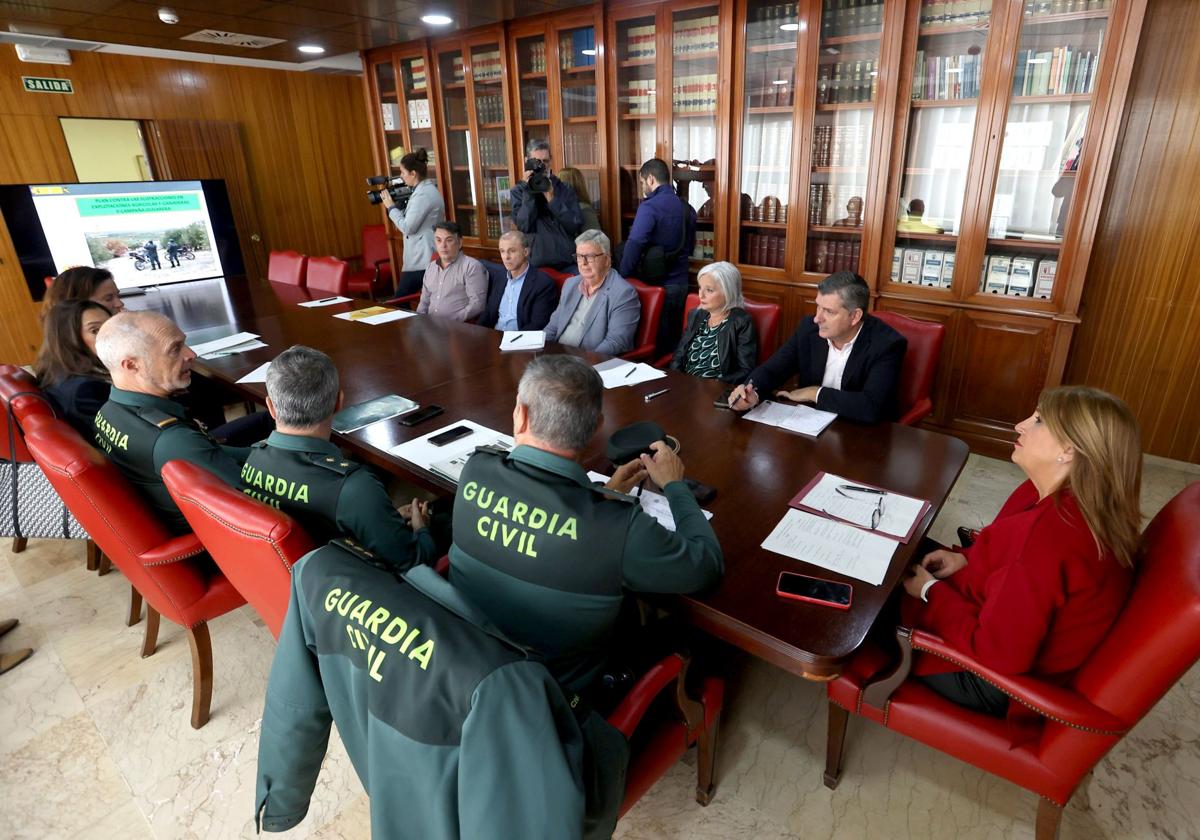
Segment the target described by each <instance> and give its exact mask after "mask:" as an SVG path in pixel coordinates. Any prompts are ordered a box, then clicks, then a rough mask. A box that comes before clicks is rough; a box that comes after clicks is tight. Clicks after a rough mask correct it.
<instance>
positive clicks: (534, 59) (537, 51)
mask: <svg viewBox="0 0 1200 840" xmlns="http://www.w3.org/2000/svg"><path fill="white" fill-rule="evenodd" d="M525 72H527V73H545V72H546V42H545V41H534V42H533V43H532V44H530V45H529V63H528V64H527V65H526V69H525Z"/></svg>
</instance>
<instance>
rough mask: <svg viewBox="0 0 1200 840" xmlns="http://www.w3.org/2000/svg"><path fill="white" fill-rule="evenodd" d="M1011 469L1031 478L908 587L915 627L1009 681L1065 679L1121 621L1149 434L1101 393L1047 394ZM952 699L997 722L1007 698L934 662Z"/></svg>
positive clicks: (924, 563)
mask: <svg viewBox="0 0 1200 840" xmlns="http://www.w3.org/2000/svg"><path fill="white" fill-rule="evenodd" d="M1016 430H1017V434H1018V437H1017V441H1016V444H1015V445H1014V447H1013V453H1012V460H1013V462H1014V463H1015V464H1016V465H1017V466H1019V467H1020V468H1021V469H1022V470H1023V471H1024V473H1025V475H1026V476H1027V480H1026V481H1025V482H1024V483H1023V484H1021V486H1020V487H1018V488H1017V489H1016V490H1015V491H1013V494H1012V495H1011V496H1009V498H1008V501H1007V502H1005V503H1004V507H1003V508H1001V510H1000V513H999V514H998V515H997V516H996V519H995V521H993V522H992V524H991V525H988V526H987V527H986V528H984V529H983V530H982V531H980V533H979V537H978V538H977V539H976V541H975V542H974V543H973V544H972V545H971V546H970V547H969V548H966V549H963V551H962V552H952V551H947V550H945V549H941V550H938V551H933V552H930V553H929V554H927V555H926V556H925V557H924V559H922V560H921V562H920V563H918V564H915V565H914V566H913V567H912V569H911V576H910V577H909V578H908V579H907V580H906V581H905V583H904V588H905V590H906V591H907V592H908V594H909V595H911V596H913V598H914V599H918V600H914V601H908V602H907V603H906V604H905V605H904V606H905V623H906V624H910V625H915V626H916V627H919V628H921V629H924V630H928V631H930V632H933V633H936V634H938V635H939V636H941V637H942V638H943V639H945V640H946V641H947V642H948V643H949V644H951V645H953V646H954V647H955V648H957V649H958V650H961V651H963V653H965V654H967V655H968V656H970V657H972V658H973V659H975V660H976V661H978V662H980V663H981V664H983V665H985V666H986V667H988V668H990V669H992V670H994V671H997V672H999V673H1003V674H1026V673H1030V674H1036V675H1038V676H1039V677H1040V678H1042V679H1048V680H1051V681H1060V680H1066V679H1067V678H1069V677H1070V675H1071V674H1072V672H1074V671H1075V670H1076V669H1077V668H1079V666H1080V665H1082V664H1083V663H1084V661H1086V660H1087V658H1088V656H1090V655H1091V653H1092V651H1093V650H1094V649H1095V647H1096V645H1098V644H1099V643H1100V641H1101V640H1102V639H1103V638H1104V637H1105V635H1106V634H1107V633H1108V631H1109V628H1110V627H1111V626H1112V623H1113V621H1114V620H1115V619H1116V617H1117V615H1118V614H1119V613H1120V612H1121V608H1122V607H1123V606H1124V604H1125V599H1126V597H1127V596H1128V594H1129V588H1130V586H1131V584H1132V581H1133V568H1134V564H1135V561H1136V557H1137V550H1138V540H1139V536H1138V532H1139V529H1140V527H1141V511H1140V509H1139V497H1140V493H1141V482H1142V447H1141V433H1140V431H1139V429H1138V423H1137V420H1136V419H1135V418H1134V416H1133V412H1131V411H1130V410H1129V407H1128V406H1126V405H1125V403H1123V402H1121V400H1119V399H1117V398H1116V397H1114V396H1113V395H1111V394H1108V393H1106V392H1104V391H1100V390H1097V389H1095V388H1087V387H1083V386H1066V387H1060V388H1051V389H1049V390H1047V391H1044V392H1043V393H1042V396H1041V399H1040V400H1039V402H1038V407H1037V411H1035V412H1034V413H1033V416H1031V417H1029V418H1028V419H1026V420H1023V421H1022V422H1020V423H1018V424H1017V427H1016ZM914 673H916V674H917V675H918V676H921V677H922V678H923V680H924V681H925V683H926V684H927V685H928V686H929V687H930V688H932V689H933V690H934V691H937V692H938V693H939V694H941V695H943V696H944V697H946V698H948V699H950V700H952V701H954V702H956V703H958V704H960V705H963V706H966V707H968V708H972V709H975V710H977V711H983V712H987V713H990V714H994V715H1004V714H1005V713H1006V712H1007V707H1008V698H1007V696H1006V695H1005V694H1003V693H1002V692H1001V691H1000V690H999V689H998V688H996V687H995V686H993V685H991V684H990V683H988V682H986V681H985V680H983V679H982V678H981V677H977V676H975V675H974V674H971V673H969V672H967V671H961V670H955V668H954V666H953V664H951V663H949V662H946V661H944V660H940V659H934V658H933V657H926V658H925V659H924V661H923V662H921V663H919V664H918V665H917V667H916V669H915V671H914Z"/></svg>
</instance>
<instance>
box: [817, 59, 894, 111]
mask: <svg viewBox="0 0 1200 840" xmlns="http://www.w3.org/2000/svg"><path fill="white" fill-rule="evenodd" d="M878 69H879V68H878V63H877V62H874V61H845V62H842V61H839V62H836V63H833V64H822V65H821V66H820V67H819V68H817V104H818V105H836V104H838V103H843V102H850V103H853V102H871V101H874V99H875V93H876V91H877V89H878V78H879V76H878Z"/></svg>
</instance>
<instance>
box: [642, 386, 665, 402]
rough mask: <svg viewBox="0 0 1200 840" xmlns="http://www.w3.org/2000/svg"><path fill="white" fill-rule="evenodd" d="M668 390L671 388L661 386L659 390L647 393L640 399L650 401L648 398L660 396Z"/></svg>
mask: <svg viewBox="0 0 1200 840" xmlns="http://www.w3.org/2000/svg"><path fill="white" fill-rule="evenodd" d="M670 390H671V389H670V388H663V389H662V390H661V391H655V392H654V393H653V394H647V395H646V396H645V397H643V398H642V399H643V400H644V401H645V402H650V400H652V399H654V398H655V397H661V396H662V395H663V394H665V393H667V391H670Z"/></svg>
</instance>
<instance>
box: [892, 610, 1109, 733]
mask: <svg viewBox="0 0 1200 840" xmlns="http://www.w3.org/2000/svg"><path fill="white" fill-rule="evenodd" d="M901 629H903V628H901ZM897 637H898V638H903V637H901V635H900V633H899V632H897ZM908 643H909V644H910V645H911V646H912V648H913V649H914V650H919V651H923V652H925V653H927V654H930V655H932V656H936V657H938V658H940V659H944V660H946V661H947V662H950V663H952V664H954V665H956V666H958V667H959V668H961V669H963V670H964V671H970V672H971V673H972V674H974V675H975V676H977V677H980V678H981V679H984V680H986V681H987V682H989V683H990V684H992V685H993V686H995V687H996V688H998V689H1000V690H1001V691H1003V692H1004V693H1005V694H1007V695H1008V696H1009V697H1010V698H1011V699H1012V700H1014V701H1016V702H1018V703H1020V704H1021V705H1022V706H1025V707H1026V708H1028V709H1032V710H1033V711H1035V712H1037V713H1038V714H1039V715H1041V716H1042V717H1044V718H1048V719H1050V720H1053V721H1055V722H1056V723H1061V724H1062V725H1064V726H1070V727H1072V728H1074V729H1081V730H1083V731H1085V732H1092V733H1094V734H1097V735H1113V736H1115V735H1121V734H1124V733H1125V732H1127V731H1128V730H1129V725H1128V724H1126V723H1125V721H1123V720H1121V719H1120V718H1118V717H1117V716H1116V715H1113V714H1111V713H1109V712H1106V711H1105V710H1104V709H1101V708H1100V707H1099V706H1096V705H1093V704H1092V703H1090V702H1088V700H1086V699H1085V698H1084V697H1082V696H1080V695H1079V694H1078V693H1077V692H1075V691H1073V690H1072V689H1070V688H1067V687H1065V686H1060V685H1055V684H1054V683H1049V682H1046V681H1044V680H1039V679H1038V678H1037V677H1032V676H1029V675H1028V674H1018V675H1013V674H1001V673H998V672H996V671H993V670H992V669H990V668H988V667H987V666H985V665H981V664H980V663H979V662H976V661H975V660H974V659H972V658H971V657H969V656H966V655H965V654H963V653H962V652H960V651H958V650H955V649H954V648H952V647H950V646H949V645H948V644H946V642H945V641H944V640H942V639H941V638H940V637H938V636H935V635H933V634H932V633H926V632H925V631H924V630H913V631H911V633H909V634H908ZM900 644H901V646H903V645H904V644H905V642H904V641H901V642H900Z"/></svg>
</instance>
